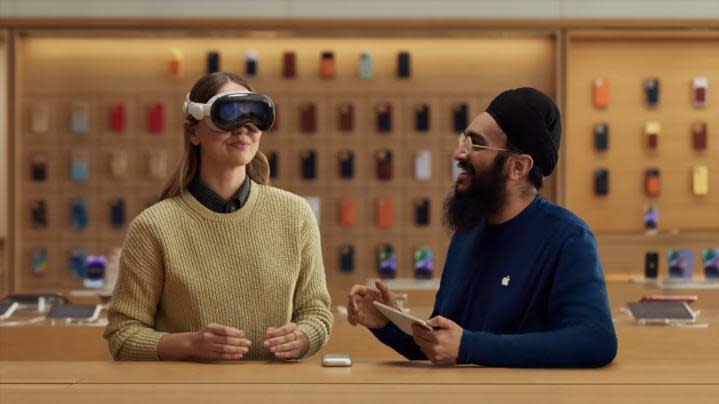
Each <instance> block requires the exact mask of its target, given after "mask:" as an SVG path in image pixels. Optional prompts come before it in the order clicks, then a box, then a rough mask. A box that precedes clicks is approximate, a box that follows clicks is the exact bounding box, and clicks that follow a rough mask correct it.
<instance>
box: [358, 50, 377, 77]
mask: <svg viewBox="0 0 719 404" xmlns="http://www.w3.org/2000/svg"><path fill="white" fill-rule="evenodd" d="M359 76H360V78H361V79H364V80H368V79H371V78H372V76H374V56H373V55H372V54H371V53H369V52H362V53H361V54H360V61H359Z"/></svg>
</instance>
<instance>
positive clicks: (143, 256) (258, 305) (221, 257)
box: [105, 183, 333, 360]
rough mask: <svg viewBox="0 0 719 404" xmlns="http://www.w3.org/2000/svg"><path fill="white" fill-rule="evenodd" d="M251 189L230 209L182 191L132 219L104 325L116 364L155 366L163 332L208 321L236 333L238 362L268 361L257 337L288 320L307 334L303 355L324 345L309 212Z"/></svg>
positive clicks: (293, 201)
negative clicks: (247, 344) (245, 341)
mask: <svg viewBox="0 0 719 404" xmlns="http://www.w3.org/2000/svg"><path fill="white" fill-rule="evenodd" d="M251 189H252V190H251V192H250V195H249V198H248V199H247V201H246V203H245V205H244V206H243V207H242V208H241V209H239V210H237V211H235V212H233V213H228V214H222V213H215V212H213V211H211V210H209V209H207V208H205V207H204V206H203V205H202V204H200V202H198V201H197V200H196V199H195V198H194V197H193V196H192V195H191V194H190V193H189V192H185V193H184V194H182V195H181V196H179V197H174V198H169V199H166V200H163V201H161V202H159V203H157V204H155V205H153V206H151V207H150V208H148V209H146V210H145V211H143V212H142V213H141V214H140V215H138V216H137V217H136V218H135V219H134V220H133V221H132V223H131V224H130V226H129V230H128V233H127V237H126V239H125V243H124V245H123V248H122V255H121V257H120V273H119V277H118V281H117V285H116V287H115V291H114V293H113V296H112V305H111V307H110V312H109V324H108V325H107V328H106V329H105V338H106V339H107V341H108V344H109V346H110V351H111V352H112V356H113V357H114V358H115V359H121V360H143V359H145V360H157V359H158V356H157V343H158V341H159V339H160V337H161V336H162V335H164V334H166V333H176V332H187V331H197V330H200V329H202V328H204V327H205V326H206V325H207V324H210V323H218V324H222V325H227V326H231V327H235V328H238V329H241V330H244V331H245V333H246V335H247V338H249V339H250V340H252V348H251V350H250V352H249V353H248V354H247V355H245V358H246V359H270V358H272V357H273V355H272V353H271V352H269V351H268V350H267V349H266V348H265V347H264V346H263V342H264V339H265V331H266V329H267V327H270V326H272V327H279V326H282V325H284V324H286V323H288V322H290V321H293V322H295V323H296V324H297V325H298V327H299V328H300V329H301V330H302V331H303V332H304V333H305V334H306V335H307V337H308V338H309V341H310V347H309V350H308V351H307V354H306V356H309V355H311V354H313V353H315V352H317V350H319V349H320V348H321V347H322V346H323V345H324V344H325V343H326V342H327V340H328V339H329V335H330V330H331V328H332V321H333V318H332V313H331V312H330V296H329V293H328V292H327V285H326V283H325V273H324V266H323V264H322V249H321V246H320V233H319V228H318V226H317V222H316V221H315V219H314V216H313V215H312V211H311V210H310V207H309V206H308V205H307V203H306V202H305V201H304V200H303V199H302V198H300V197H298V196H296V195H293V194H291V193H289V192H285V191H282V190H279V189H277V188H272V187H269V186H264V185H258V184H256V183H253V184H252V188H251Z"/></svg>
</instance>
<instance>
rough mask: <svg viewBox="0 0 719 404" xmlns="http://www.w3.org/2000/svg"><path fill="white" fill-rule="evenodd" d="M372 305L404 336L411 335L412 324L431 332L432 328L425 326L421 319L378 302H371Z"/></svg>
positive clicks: (425, 322)
mask: <svg viewBox="0 0 719 404" xmlns="http://www.w3.org/2000/svg"><path fill="white" fill-rule="evenodd" d="M372 304H374V307H376V308H377V310H379V311H380V313H382V314H384V315H385V316H387V318H388V319H389V321H391V322H393V323H394V324H395V325H396V326H397V327H399V329H400V330H402V331H404V332H405V334H408V335H413V333H412V324H419V325H420V326H422V327H424V328H426V329H427V330H429V331H432V327H430V326H429V325H427V321H425V320H422V319H421V318H418V317H415V316H413V315H410V314H407V313H405V312H403V311H399V310H397V309H395V308H393V307H389V306H387V305H386V304H382V303H380V302H372Z"/></svg>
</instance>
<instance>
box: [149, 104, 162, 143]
mask: <svg viewBox="0 0 719 404" xmlns="http://www.w3.org/2000/svg"><path fill="white" fill-rule="evenodd" d="M147 130H148V131H149V132H150V133H153V134H156V135H157V134H161V133H162V132H164V131H165V105H164V104H162V103H159V102H158V103H156V104H153V105H152V106H151V107H150V119H149V124H148V128H147Z"/></svg>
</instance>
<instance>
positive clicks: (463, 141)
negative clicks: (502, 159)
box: [459, 132, 509, 154]
mask: <svg viewBox="0 0 719 404" xmlns="http://www.w3.org/2000/svg"><path fill="white" fill-rule="evenodd" d="M459 147H462V148H463V149H464V152H465V153H466V154H469V152H471V151H472V149H489V150H498V151H506V152H508V151H509V150H507V149H502V148H500V147H492V146H482V145H479V144H474V143H472V138H471V137H469V136H468V135H467V134H466V133H465V132H462V133H460V134H459Z"/></svg>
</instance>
